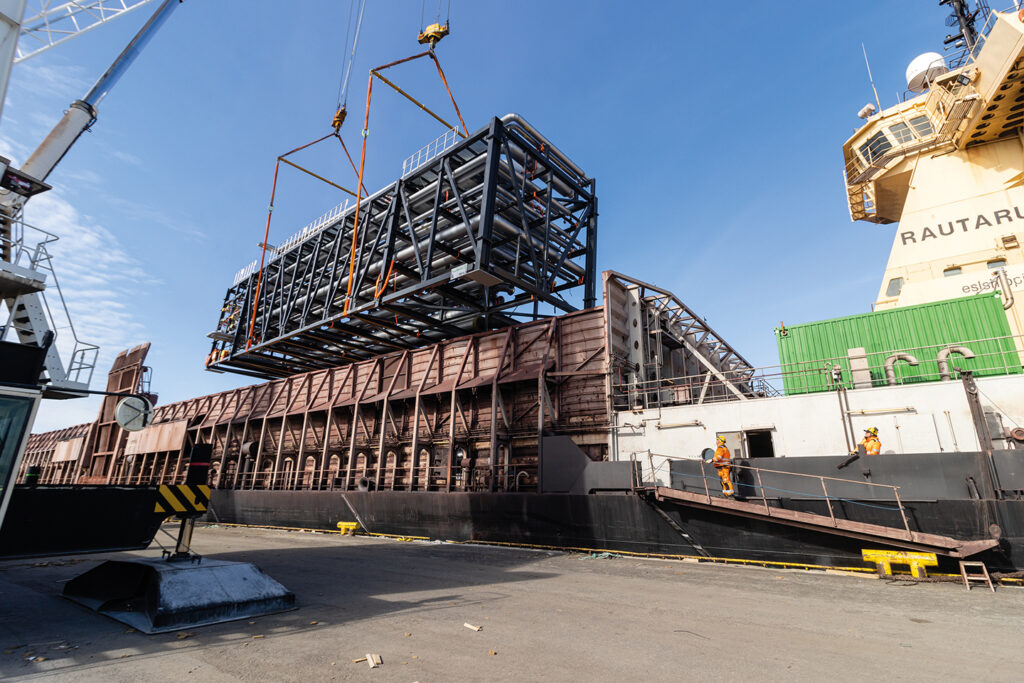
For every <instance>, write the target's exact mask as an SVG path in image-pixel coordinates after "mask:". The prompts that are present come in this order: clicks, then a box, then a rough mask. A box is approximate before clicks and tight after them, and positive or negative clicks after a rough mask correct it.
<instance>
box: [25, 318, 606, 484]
mask: <svg viewBox="0 0 1024 683" xmlns="http://www.w3.org/2000/svg"><path fill="white" fill-rule="evenodd" d="M123 355H126V354H123ZM130 357H131V358H136V357H137V356H136V355H132V356H130ZM126 358H128V356H127V355H126ZM134 367H141V366H135V365H133V366H127V365H125V364H124V363H121V364H119V365H118V366H115V368H114V369H113V370H112V371H111V375H110V378H111V379H110V385H111V386H113V385H124V384H125V383H126V382H132V381H135V379H136V375H131V376H128V377H126V376H125V371H126V370H131V369H132V368H134ZM606 367H607V358H606V355H605V335H604V312H603V310H602V309H601V308H593V309H589V310H586V311H578V312H575V313H571V314H566V315H562V316H553V317H549V318H547V319H545V320H537V321H531V322H527V323H522V324H519V325H516V326H512V327H508V328H505V329H502V330H493V331H488V332H479V333H476V334H473V335H470V336H464V337H460V338H457V339H450V340H445V341H443V342H439V343H437V344H434V345H431V346H428V347H424V348H420V349H413V350H406V351H401V352H394V353H390V354H384V355H381V356H376V357H374V358H370V359H367V360H363V361H359V362H354V363H349V364H347V365H344V366H340V367H334V368H329V369H325V370H317V371H312V372H308V373H303V374H299V375H294V376H291V377H287V378H284V379H278V380H273V381H270V382H263V383H260V384H256V385H252V386H249V387H243V388H239V389H233V390H230V391H224V392H220V393H218V394H212V395H208V396H199V397H196V398H192V399H188V400H185V401H179V402H175V403H170V404H167V405H164V406H157V408H156V410H155V416H154V422H153V424H152V425H150V426H149V427H147V428H146V429H144V430H142V431H141V432H137V433H133V434H131V435H128V434H125V433H124V432H123V431H121V430H120V429H118V428H117V426H116V425H112V423H111V424H108V421H107V416H106V412H107V411H106V410H105V409H104V410H103V411H101V415H100V419H99V420H98V421H97V422H96V423H93V425H89V426H79V427H76V428H74V429H73V430H68V431H65V432H61V433H59V434H44V435H36V436H34V437H33V439H32V441H31V442H30V443H29V448H28V450H27V454H28V460H27V461H26V462H29V463H31V464H34V465H40V466H42V467H43V468H44V469H43V477H42V480H41V483H56V482H57V481H67V480H69V479H70V480H71V481H77V482H79V483H83V482H88V483H100V480H101V478H102V482H103V483H109V484H129V485H148V484H153V483H181V482H183V481H184V477H185V473H186V469H187V464H188V454H189V452H190V451H191V448H192V446H193V445H195V444H198V443H203V444H210V445H211V446H212V455H211V473H210V484H211V485H213V486H215V487H219V488H234V489H287V490H292V489H315V490H342V491H346V490H356V489H358V488H366V487H370V488H374V489H380V490H383V489H387V490H408V491H470V490H490V491H497V490H500V491H537V490H538V489H539V488H540V486H541V481H540V477H541V472H540V460H541V458H542V457H543V453H542V437H543V436H548V435H552V434H563V435H569V436H571V437H572V438H573V440H574V441H575V442H576V443H577V444H578V445H579V447H580V448H582V449H583V450H584V451H585V452H587V454H588V455H589V456H590V457H591V458H592V459H594V460H605V459H607V457H608V443H609V441H608V438H609V429H610V425H611V419H610V415H609V413H608V401H607V397H606V396H605V394H604V391H603V388H604V385H605V382H606V379H605V377H606ZM111 425H112V426H111ZM108 427H109V429H108ZM72 435H74V436H79V435H85V436H86V439H87V443H86V448H88V449H90V453H91V457H89V456H88V454H85V453H83V456H82V457H79V458H78V459H77V462H76V463H73V465H74V471H72V472H69V471H68V468H67V467H66V466H65V467H63V468H61V467H55V466H53V465H55V463H54V462H53V453H54V451H55V448H56V447H55V442H56V441H57V440H59V439H62V438H69V436H72ZM99 444H102V445H99ZM23 470H24V468H23ZM23 475H24V473H22V475H21V476H23Z"/></svg>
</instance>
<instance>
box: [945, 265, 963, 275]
mask: <svg viewBox="0 0 1024 683" xmlns="http://www.w3.org/2000/svg"><path fill="white" fill-rule="evenodd" d="M962 272H963V269H961V268H960V266H953V267H952V268H946V269H945V270H944V271H942V274H943V276H945V277H955V276H957V275H959V274H960V273H962Z"/></svg>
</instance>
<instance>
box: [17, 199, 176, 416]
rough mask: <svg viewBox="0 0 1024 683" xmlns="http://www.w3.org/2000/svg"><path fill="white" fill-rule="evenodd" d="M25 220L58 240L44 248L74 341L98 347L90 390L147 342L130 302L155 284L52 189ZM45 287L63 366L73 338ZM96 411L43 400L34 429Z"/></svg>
mask: <svg viewBox="0 0 1024 683" xmlns="http://www.w3.org/2000/svg"><path fill="white" fill-rule="evenodd" d="M26 221H27V222H28V223H29V224H30V225H34V226H36V227H38V228H41V229H43V230H46V231H47V232H51V233H54V234H57V235H59V236H60V239H59V240H58V241H56V242H54V243H52V244H49V245H47V248H48V250H49V252H50V254H51V256H52V257H53V267H54V270H55V271H56V274H57V279H58V282H59V283H60V291H61V292H62V293H63V295H64V301H65V302H66V304H67V307H68V311H69V313H70V318H71V323H72V324H73V325H74V328H75V332H76V333H77V335H78V338H79V339H81V340H82V341H84V342H88V343H92V344H97V345H99V347H100V352H99V355H98V357H97V361H96V368H95V370H94V373H93V381H92V388H98V387H99V388H101V387H103V386H105V383H106V374H107V372H108V371H109V369H110V366H111V364H112V363H113V360H114V357H115V356H116V355H117V354H118V353H120V352H121V351H123V350H124V349H127V348H130V347H132V346H135V345H136V344H139V343H141V342H142V341H143V340H145V339H146V336H147V335H146V330H145V327H144V326H143V325H142V324H141V323H140V322H139V321H138V320H136V319H135V317H134V316H133V314H132V305H131V301H132V299H133V297H134V296H135V294H136V293H137V292H138V291H139V289H140V288H145V287H148V286H153V285H155V284H157V281H156V280H154V279H153V278H152V277H151V276H150V275H149V274H148V273H147V271H146V270H145V269H144V268H143V267H142V265H141V263H140V262H139V261H138V260H137V259H136V258H135V257H134V256H132V255H131V254H130V253H129V252H128V251H127V250H126V249H125V248H124V246H123V245H122V244H121V243H120V242H119V241H118V239H117V237H115V236H114V235H113V234H112V233H111V232H110V231H109V230H107V229H106V228H104V227H103V226H102V225H100V224H98V223H96V222H95V221H93V220H91V219H89V217H87V216H83V215H82V214H80V213H79V212H78V211H77V210H76V209H75V207H73V206H72V205H71V204H70V203H69V202H68V201H67V200H65V199H64V198H63V197H62V196H61V195H60V193H59V192H58V191H56V190H51V191H50V192H48V193H46V194H41V195H39V196H37V197H35V198H33V199H32V201H31V202H29V204H28V205H27V206H26ZM31 232H32V231H28V233H29V234H31ZM48 284H49V285H50V286H49V287H48V288H47V290H46V299H47V303H48V305H49V307H50V310H51V311H52V312H53V316H54V318H55V323H56V325H57V327H58V329H57V333H58V348H59V349H60V351H61V359H62V360H63V361H64V363H65V364H67V362H68V359H69V355H70V349H71V346H72V341H73V340H72V337H71V334H70V331H69V330H68V329H67V328H66V325H67V322H66V321H67V318H66V317H65V316H64V313H63V310H62V308H61V304H60V297H59V295H58V292H57V289H56V288H55V287H53V286H52V283H50V282H48ZM98 409H99V403H98V401H96V400H93V399H92V398H89V399H71V400H64V401H44V402H43V405H42V406H41V407H40V409H39V416H38V418H37V420H36V426H35V427H34V431H36V432H41V431H47V430H50V429H57V428H61V427H66V426H69V425H72V424H77V423H80V422H91V421H93V420H95V419H96V412H97V410H98Z"/></svg>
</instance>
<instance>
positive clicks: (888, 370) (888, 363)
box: [885, 351, 920, 386]
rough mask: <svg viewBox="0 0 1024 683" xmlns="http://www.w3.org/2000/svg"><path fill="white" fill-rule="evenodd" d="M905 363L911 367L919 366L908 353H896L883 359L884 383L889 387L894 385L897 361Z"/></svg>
mask: <svg viewBox="0 0 1024 683" xmlns="http://www.w3.org/2000/svg"><path fill="white" fill-rule="evenodd" d="M901 360H902V361H906V362H907V364H909V365H911V366H915V365H919V364H920V363H919V362H918V360H917V359H916V358H914V357H913V356H912V355H910V354H909V353H903V352H902V351H900V352H897V353H894V354H892V355H891V356H889V357H888V358H886V359H885V383H886V384H888V385H889V386H893V385H894V384H896V368H895V367H894V366H895V365H896V362H897V361H901Z"/></svg>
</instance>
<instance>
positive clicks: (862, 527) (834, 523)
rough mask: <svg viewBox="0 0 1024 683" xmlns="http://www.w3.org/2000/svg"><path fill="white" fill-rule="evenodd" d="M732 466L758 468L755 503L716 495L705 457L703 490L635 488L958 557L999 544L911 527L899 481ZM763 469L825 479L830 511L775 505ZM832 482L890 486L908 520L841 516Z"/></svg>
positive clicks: (680, 501)
mask: <svg viewBox="0 0 1024 683" xmlns="http://www.w3.org/2000/svg"><path fill="white" fill-rule="evenodd" d="M733 468H734V469H739V470H747V471H751V472H753V473H754V476H755V477H756V479H757V481H758V485H757V488H758V489H760V490H761V491H762V495H761V497H760V498H759V499H758V502H751V501H750V500H736V499H734V498H727V497H718V496H717V495H712V491H711V488H710V487H709V486H708V483H707V482H708V479H710V478H712V477H708V476H703V475H704V464H703V461H701V474H702V479H703V480H704V491H703V492H700V491H684V490H680V489H678V488H673V487H670V486H660V485H651V486H644V485H637V486H636V487H634V490H635V491H636V492H637V493H639V494H641V495H646V496H648V497H651V498H653V499H654V500H657V501H659V502H668V503H673V504H676V505H683V506H686V507H693V508H700V509H704V510H714V511H716V512H720V513H723V514H728V515H734V516H737V517H745V518H748V519H759V520H763V521H766V522H769V523H774V524H783V525H786V526H793V527H799V528H802V529H809V530H811V531H818V532H821V533H826V534H832V535H836V536H845V537H848V538H856V539H859V540H863V541H869V542H872V543H882V544H885V545H888V546H894V547H898V548H905V549H907V550H917V551H923V552H931V553H936V554H939V555H946V556H949V557H955V558H966V557H972V556H974V555H977V554H978V553H981V552H983V551H985V550H990V549H992V548H995V547H996V546H998V545H999V541H998V539H981V540H963V539H958V538H951V537H949V536H942V535H939V534H929V533H923V532H920V531H914V530H912V529H911V528H910V523H909V521H908V520H907V515H906V509H905V508H904V507H903V503H902V501H901V500H900V497H899V487H898V486H891V485H887V484H874V483H870V482H863V481H857V480H852V479H838V478H835V477H824V476H819V475H808V474H801V473H796V472H782V471H777V470H765V469H762V468H757V467H750V466H747V465H738V464H734V465H733ZM762 472H767V473H771V474H775V475H793V476H797V477H805V478H808V479H817V480H820V485H821V488H822V492H823V495H822V496H820V497H821V498H823V499H824V500H825V501H826V502H827V503H828V511H829V512H828V514H827V515H824V514H817V513H814V512H805V511H802V510H791V509H788V508H783V507H778V506H775V505H770V504H769V502H768V498H767V496H765V495H764V494H763V491H764V488H763V486H762V485H761V482H760V480H761V473H762ZM713 478H714V480H715V481H717V480H718V477H713ZM829 481H831V482H834V484H833V488H835V486H836V485H839V486H842V485H864V486H872V487H880V488H886V489H891V490H892V493H893V496H894V498H895V502H896V507H894V508H892V509H893V511H894V512H899V513H900V518H901V520H902V522H903V525H902V527H891V526H885V525H882V524H871V523H868V522H859V521H854V520H850V519H843V518H841V517H837V516H836V514H835V509H834V508H833V505H832V501H833V500H839V499H837V498H834V497H832V496H830V495H829V493H828V483H827V482H829Z"/></svg>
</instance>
